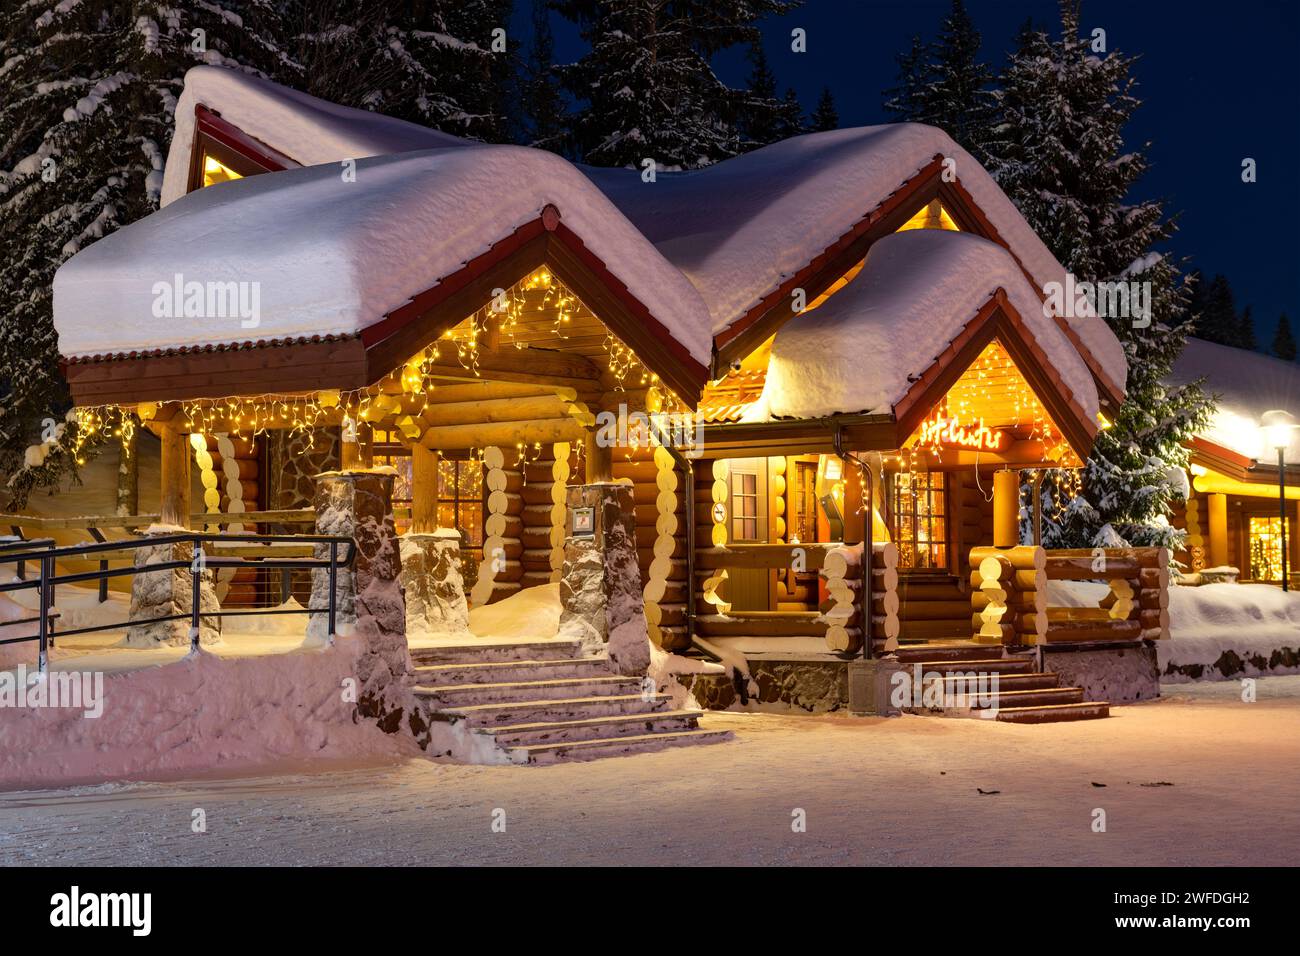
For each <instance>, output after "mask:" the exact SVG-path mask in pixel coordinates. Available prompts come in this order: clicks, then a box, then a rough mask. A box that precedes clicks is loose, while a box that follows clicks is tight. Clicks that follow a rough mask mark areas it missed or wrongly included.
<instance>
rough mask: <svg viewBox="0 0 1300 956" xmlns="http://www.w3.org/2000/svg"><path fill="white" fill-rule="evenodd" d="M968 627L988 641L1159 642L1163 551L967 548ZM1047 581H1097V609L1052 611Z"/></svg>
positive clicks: (1165, 596)
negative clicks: (1101, 590)
mask: <svg viewBox="0 0 1300 956" xmlns="http://www.w3.org/2000/svg"><path fill="white" fill-rule="evenodd" d="M970 567H971V577H970V583H971V612H972V613H971V627H972V630H973V632H974V639H975V640H976V641H979V642H983V643H990V644H1010V645H1034V644H1064V643H1089V642H1106V641H1112V642H1113V641H1137V640H1163V639H1165V638H1168V637H1169V551H1168V549H1166V548H1080V549H1075V550H1051V551H1049V550H1046V549H1044V548H1039V547H1033V546H1028V545H1025V546H1019V547H1015V548H990V547H980V548H972V549H971V552H970ZM1049 581H1101V582H1105V583H1107V584H1109V586H1110V591H1109V592H1108V594H1107V595H1106V596H1105V597H1104V598H1103V599H1102V600H1101V601H1100V602H1099V603H1098V604H1097V605H1096V606H1095V607H1065V606H1051V605H1050V604H1049V601H1048V596H1047V582H1049Z"/></svg>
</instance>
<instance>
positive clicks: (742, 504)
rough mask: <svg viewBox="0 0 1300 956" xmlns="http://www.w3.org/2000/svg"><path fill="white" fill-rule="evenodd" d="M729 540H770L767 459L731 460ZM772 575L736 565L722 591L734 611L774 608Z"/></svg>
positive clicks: (763, 570) (750, 541)
mask: <svg viewBox="0 0 1300 956" xmlns="http://www.w3.org/2000/svg"><path fill="white" fill-rule="evenodd" d="M729 465H730V476H729V478H728V481H729V485H730V487H729V488H728V489H727V510H728V514H727V539H728V540H729V541H732V542H735V543H736V544H757V543H762V542H765V541H767V529H768V522H767V459H766V458H736V459H732V461H731V462H729ZM771 579H772V574H771V572H770V571H768V570H767V569H766V568H733V569H732V570H731V571H730V572H729V573H728V576H727V583H726V585H725V587H724V588H723V594H724V595H725V596H726V598H727V600H728V601H730V602H731V609H732V610H733V611H766V610H768V609H769V608H771V606H772V605H771V594H770V588H771Z"/></svg>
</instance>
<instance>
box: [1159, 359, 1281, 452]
mask: <svg viewBox="0 0 1300 956" xmlns="http://www.w3.org/2000/svg"><path fill="white" fill-rule="evenodd" d="M1201 378H1203V379H1205V382H1204V385H1203V387H1204V389H1205V391H1206V392H1207V393H1209V394H1212V395H1215V396H1217V397H1218V407H1217V409H1216V410H1215V412H1214V416H1213V418H1212V419H1211V421H1210V425H1209V427H1208V428H1205V429H1203V430H1202V431H1201V432H1200V436H1201V437H1202V438H1206V439H1209V440H1210V441H1212V442H1214V443H1215V444H1216V445H1221V446H1223V447H1224V448H1228V449H1230V450H1232V451H1235V452H1236V453H1237V454H1239V455H1245V456H1246V457H1247V458H1257V459H1259V460H1260V461H1261V462H1262V463H1264V464H1269V463H1270V462H1273V461H1274V459H1275V456H1276V452H1274V451H1273V449H1272V448H1269V447H1268V446H1267V443H1266V442H1265V440H1264V434H1263V432H1261V430H1260V428H1259V425H1260V418H1261V416H1263V414H1264V413H1265V412H1267V411H1272V410H1273V409H1282V410H1283V411H1288V412H1290V413H1291V414H1292V415H1295V416H1296V417H1297V418H1300V365H1297V364H1296V363H1295V362H1284V361H1282V360H1281V359H1276V358H1273V357H1272V356H1269V355H1260V354H1259V353H1258V352H1247V351H1246V350H1245V349H1235V348H1232V347H1231V346H1227V345H1217V344H1215V343H1214V342H1203V341H1201V340H1200V339H1188V340H1187V345H1186V347H1185V348H1184V349H1183V353H1182V355H1180V356H1179V357H1178V361H1177V362H1175V363H1174V369H1173V371H1172V372H1171V373H1170V375H1169V382H1170V383H1171V384H1174V385H1183V384H1186V383H1187V382H1193V381H1196V380H1197V379H1201ZM1287 459H1288V461H1296V460H1297V459H1300V434H1297V435H1295V436H1294V437H1293V438H1292V441H1291V445H1290V447H1289V448H1288V449H1287Z"/></svg>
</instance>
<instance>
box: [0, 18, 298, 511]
mask: <svg viewBox="0 0 1300 956" xmlns="http://www.w3.org/2000/svg"><path fill="white" fill-rule="evenodd" d="M8 6H9V12H7V13H5V14H4V15H3V20H0V221H2V222H3V223H4V228H3V231H0V288H2V289H4V293H5V294H4V297H3V298H2V299H0V474H3V475H4V480H5V482H6V496H7V499H8V504H9V505H10V506H17V505H21V504H22V502H23V501H25V500H26V498H27V496H28V494H29V493H30V492H31V490H32V489H33V488H36V487H43V486H51V485H54V484H55V483H56V482H58V481H59V479H60V478H61V477H63V476H64V475H66V474H68V473H69V472H74V471H75V465H74V463H73V462H72V460H71V455H70V449H71V448H72V446H73V442H74V432H75V428H72V427H67V425H66V422H65V416H66V414H67V412H68V408H69V401H68V396H67V392H66V387H65V385H64V383H63V381H62V379H61V377H60V375H59V370H58V355H59V352H58V339H57V335H56V333H55V330H54V324H53V317H52V310H51V305H52V294H51V285H52V282H53V279H54V272H55V270H56V269H57V268H58V266H59V265H60V264H61V263H62V262H63V261H64V260H65V259H67V258H68V257H69V256H71V255H72V254H74V253H75V252H77V251H78V250H79V249H80V248H82V247H83V246H85V245H88V244H89V243H91V242H93V241H95V240H96V239H98V238H100V237H101V236H104V235H106V234H107V233H109V232H112V231H113V230H115V229H117V228H119V227H120V226H122V225H124V224H126V223H129V222H131V221H133V220H135V219H138V218H140V217H141V216H143V215H146V214H147V213H149V212H151V211H152V210H153V209H155V208H156V207H157V203H158V197H159V193H160V191H161V188H162V168H163V161H164V158H165V157H166V154H167V148H168V145H169V138H170V135H171V129H172V121H173V117H172V112H173V110H174V109H175V103H176V98H177V96H178V95H179V93H180V89H181V80H182V77H183V76H184V74H185V71H186V70H187V69H188V68H189V67H190V66H193V65H195V64H197V63H216V64H226V65H236V66H237V65H240V64H243V65H247V66H249V67H253V68H260V69H264V70H267V71H280V70H282V69H288V68H289V64H288V63H287V61H286V59H285V56H284V54H283V53H282V52H281V50H280V48H279V47H277V46H276V44H275V43H274V42H272V41H269V40H266V39H264V37H267V36H274V35H275V34H276V32H277V29H276V24H275V21H276V18H277V14H276V11H275V9H274V8H272V7H271V6H269V5H268V4H266V3H261V2H245V3H241V4H239V5H238V7H237V8H236V5H235V4H233V3H229V2H225V0H211V2H207V3H204V4H202V5H186V6H184V7H183V8H176V7H173V6H171V5H169V4H165V3H161V2H159V3H152V2H136V3H129V4H124V3H113V2H108V0H99V2H96V0H86V2H82V3H79V4H69V3H60V2H57V0H38V2H35V3H26V4H23V5H22V6H21V7H17V6H15V5H12V4H11V5H8ZM195 31H201V32H195Z"/></svg>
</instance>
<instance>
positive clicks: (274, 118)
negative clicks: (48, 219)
mask: <svg viewBox="0 0 1300 956" xmlns="http://www.w3.org/2000/svg"><path fill="white" fill-rule="evenodd" d="M197 106H205V107H207V108H208V109H210V110H213V111H215V112H217V113H218V114H220V116H221V118H222V119H224V120H225V121H226V122H227V123H230V124H232V125H234V126H237V127H238V128H239V129H240V130H241V131H243V132H244V133H245V134H246V135H248V136H251V137H253V138H254V139H256V140H260V141H261V142H262V143H265V144H266V145H268V146H270V147H271V148H272V149H274V150H275V151H276V152H278V153H280V154H283V155H284V156H287V157H288V158H289V159H291V160H292V161H293V162H295V163H297V164H298V165H299V166H316V165H319V164H321V163H334V162H339V161H341V160H344V159H360V158H361V157H364V156H386V155H388V154H390V153H406V152H411V151H413V150H419V149H446V148H449V147H453V146H470V145H473V144H472V143H471V142H470V141H469V140H464V139H461V138H459V137H457V136H451V135H449V134H447V133H440V132H438V131H437V130H432V129H429V128H427V127H424V126H419V125H417V124H415V123H408V122H406V121H405V120H399V119H394V118H393V117H391V116H384V115H383V114H382V113H372V112H369V111H367V110H357V109H352V108H350V107H347V106H338V105H337V104H334V103H330V102H328V101H326V100H322V99H318V98H317V97H315V96H308V95H307V94H306V93H300V92H298V91H297V90H293V89H290V88H288V87H286V86H280V85H279V84H278V83H272V82H271V81H270V80H264V79H261V78H260V77H256V76H253V75H252V74H249V73H243V72H240V71H238V70H230V69H223V68H221V67H215V66H196V67H193V68H192V69H191V70H189V72H187V73H186V74H185V89H184V90H183V91H182V93H181V97H180V99H179V100H178V101H177V103H176V129H175V131H174V133H173V136H172V144H171V149H170V150H169V151H168V153H167V165H166V168H165V169H164V172H163V188H162V205H164V206H166V205H167V204H168V203H171V202H175V201H176V200H177V199H180V198H181V197H182V196H184V195H185V193H186V192H187V191H188V189H189V169H190V158H191V157H190V151H191V150H192V149H193V148H194V130H195V107H197Z"/></svg>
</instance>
